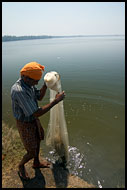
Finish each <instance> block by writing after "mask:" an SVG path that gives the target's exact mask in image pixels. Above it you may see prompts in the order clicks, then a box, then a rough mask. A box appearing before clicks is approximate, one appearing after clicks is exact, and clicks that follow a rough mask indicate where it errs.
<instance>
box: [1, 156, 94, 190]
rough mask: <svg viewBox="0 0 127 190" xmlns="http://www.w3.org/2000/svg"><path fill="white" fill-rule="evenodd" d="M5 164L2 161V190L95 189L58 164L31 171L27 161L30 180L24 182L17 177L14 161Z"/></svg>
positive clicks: (30, 165)
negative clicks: (46, 189) (20, 189)
mask: <svg viewBox="0 0 127 190" xmlns="http://www.w3.org/2000/svg"><path fill="white" fill-rule="evenodd" d="M5 159H6V158H5ZM5 163H6V161H5V160H3V163H2V188H95V186H94V185H92V184H88V183H87V182H86V181H84V180H83V179H81V178H79V177H77V176H74V175H71V174H70V173H69V171H68V169H66V168H63V167H62V166H60V165H58V164H52V166H51V168H40V169H33V168H32V161H29V162H28V163H27V164H26V165H25V166H26V170H27V172H28V174H29V176H30V180H28V181H25V180H23V179H21V178H20V177H19V175H18V173H17V171H18V164H17V163H16V162H15V161H13V160H12V161H11V163H10V164H9V163H8V165H5Z"/></svg>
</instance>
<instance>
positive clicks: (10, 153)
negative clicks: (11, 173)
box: [2, 121, 26, 166]
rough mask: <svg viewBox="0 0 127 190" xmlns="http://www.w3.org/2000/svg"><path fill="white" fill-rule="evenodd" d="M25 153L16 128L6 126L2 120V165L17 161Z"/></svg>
mask: <svg viewBox="0 0 127 190" xmlns="http://www.w3.org/2000/svg"><path fill="white" fill-rule="evenodd" d="M25 153H26V151H25V149H24V147H23V144H22V142H21V139H20V136H19V133H18V130H16V129H14V128H13V127H10V126H8V125H7V124H5V123H4V122H3V121H2V155H3V158H4V159H3V160H2V163H3V164H4V166H7V165H8V164H10V162H12V161H13V162H14V161H19V160H20V159H21V158H22V156H23V155H24V154H25Z"/></svg>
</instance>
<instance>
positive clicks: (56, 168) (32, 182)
mask: <svg viewBox="0 0 127 190" xmlns="http://www.w3.org/2000/svg"><path fill="white" fill-rule="evenodd" d="M50 171H51V174H50V176H51V175H52V176H53V177H49V178H47V177H46V179H45V177H44V175H43V171H42V170H41V169H39V168H36V169H35V176H34V177H33V178H31V179H29V180H24V179H23V178H22V177H20V180H21V182H22V184H23V188H45V186H46V180H48V182H47V183H49V182H50V184H54V182H55V186H56V188H66V187H67V186H68V175H69V171H68V169H67V168H66V167H65V166H63V165H62V164H58V163H55V164H52V168H51V170H50ZM47 173H48V171H47Z"/></svg>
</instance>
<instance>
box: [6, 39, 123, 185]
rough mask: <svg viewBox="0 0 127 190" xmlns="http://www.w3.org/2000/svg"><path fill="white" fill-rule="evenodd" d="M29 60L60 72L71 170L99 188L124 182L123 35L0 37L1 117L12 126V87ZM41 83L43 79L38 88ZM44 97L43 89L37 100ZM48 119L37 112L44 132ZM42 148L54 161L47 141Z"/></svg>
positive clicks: (47, 115) (46, 99)
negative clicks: (6, 39) (42, 37)
mask: <svg viewBox="0 0 127 190" xmlns="http://www.w3.org/2000/svg"><path fill="white" fill-rule="evenodd" d="M30 61H37V62H39V63H40V64H42V65H45V73H46V72H49V71H57V72H58V73H59V74H60V76H61V82H62V88H63V90H65V93H66V98H65V100H64V109H65V117H66V122H67V127H68V133H69V142H70V143H69V154H70V162H69V166H68V167H69V169H70V170H71V172H72V173H73V174H75V175H78V176H79V177H81V178H82V179H84V180H86V181H88V182H91V183H93V184H95V185H97V186H98V187H121V186H125V185H124V183H125V133H124V132H125V81H124V79H125V38H124V36H121V37H116V36H114V37H113V36H112V37H82V38H63V39H62V38H61V39H55V38H53V39H42V40H26V41H15V42H3V43H2V119H3V120H4V121H5V122H6V123H9V125H10V126H14V127H15V120H14V118H13V115H12V109H11V98H10V89H11V86H12V85H13V84H14V82H15V81H16V80H17V79H18V78H19V76H20V73H19V71H20V69H21V68H22V67H23V66H24V65H25V64H26V63H28V62H30ZM45 73H44V74H45ZM43 76H44V75H43ZM42 84H43V78H42V79H41V80H40V82H39V84H38V86H37V87H38V88H40V87H41V85H42ZM48 102H49V91H48V90H47V93H46V96H45V97H44V99H43V101H42V102H40V103H39V105H45V104H47V103H48ZM48 121H49V113H47V114H45V115H44V116H42V117H41V122H42V124H43V127H44V129H45V132H46V130H47V125H48ZM42 148H43V151H44V154H45V156H47V158H49V159H51V160H52V161H53V159H54V158H53V156H52V155H53V150H52V149H50V148H48V147H46V146H45V141H44V143H43V142H42Z"/></svg>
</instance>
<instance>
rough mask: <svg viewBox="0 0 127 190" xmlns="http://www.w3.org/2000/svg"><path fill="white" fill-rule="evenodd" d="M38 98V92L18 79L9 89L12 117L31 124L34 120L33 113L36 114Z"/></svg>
mask: <svg viewBox="0 0 127 190" xmlns="http://www.w3.org/2000/svg"><path fill="white" fill-rule="evenodd" d="M39 98H40V90H37V88H36V87H34V86H29V85H27V84H26V83H25V82H24V81H23V79H21V78H20V79H18V80H17V81H16V82H15V84H14V85H13V86H12V87H11V99H12V110H13V115H14V117H15V118H16V119H17V120H20V121H22V122H23V121H24V122H31V121H33V120H35V117H34V116H33V113H34V112H36V111H37V110H38V109H39V107H38V102H37V100H39Z"/></svg>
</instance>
